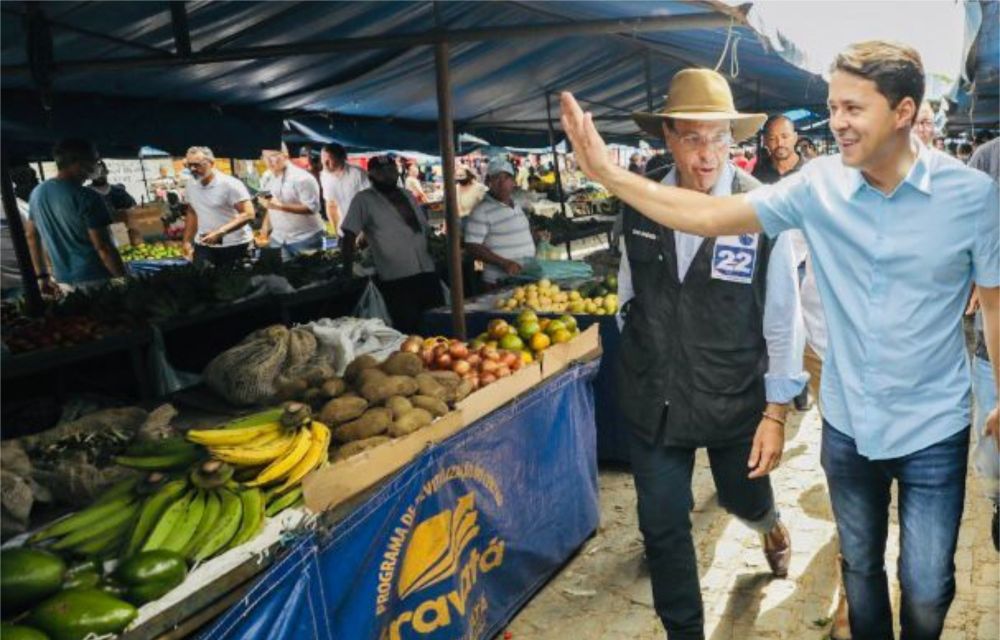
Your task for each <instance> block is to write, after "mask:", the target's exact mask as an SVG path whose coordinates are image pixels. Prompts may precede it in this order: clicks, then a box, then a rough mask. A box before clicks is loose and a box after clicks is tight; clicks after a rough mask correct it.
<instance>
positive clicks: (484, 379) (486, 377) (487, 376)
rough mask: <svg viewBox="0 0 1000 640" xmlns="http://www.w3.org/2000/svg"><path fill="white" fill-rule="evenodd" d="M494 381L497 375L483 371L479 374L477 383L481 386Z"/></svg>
mask: <svg viewBox="0 0 1000 640" xmlns="http://www.w3.org/2000/svg"><path fill="white" fill-rule="evenodd" d="M496 381H497V377H496V376H495V375H493V374H492V373H484V374H482V375H481V376H479V384H480V385H481V386H483V387H485V386H486V385H488V384H491V383H493V382H496Z"/></svg>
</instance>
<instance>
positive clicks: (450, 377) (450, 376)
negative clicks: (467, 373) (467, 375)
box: [427, 371, 462, 384]
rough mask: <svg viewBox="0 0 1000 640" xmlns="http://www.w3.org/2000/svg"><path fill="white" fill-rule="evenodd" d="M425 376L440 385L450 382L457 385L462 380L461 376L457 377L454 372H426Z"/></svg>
mask: <svg viewBox="0 0 1000 640" xmlns="http://www.w3.org/2000/svg"><path fill="white" fill-rule="evenodd" d="M427 375H429V376H430V377H432V378H434V379H435V380H437V381H438V382H440V383H448V382H452V383H454V384H458V383H459V381H460V380H461V379H462V376H460V375H458V374H457V373H455V372H454V371H428V372H427Z"/></svg>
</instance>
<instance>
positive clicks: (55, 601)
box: [27, 589, 138, 640]
mask: <svg viewBox="0 0 1000 640" xmlns="http://www.w3.org/2000/svg"><path fill="white" fill-rule="evenodd" d="M137 614H138V611H137V610H136V608H135V607H133V606H132V605H130V604H129V603H127V602H124V601H122V600H119V599H118V598H115V597H113V596H110V595H108V594H106V593H104V592H103V591H99V590H97V589H70V590H68V591H62V592H60V593H57V594H56V595H54V596H52V597H51V598H49V599H48V600H46V601H45V602H43V603H41V604H40V605H38V606H37V607H35V609H34V610H33V611H32V612H31V615H29V616H28V620H27V621H28V622H29V623H30V624H31V625H32V626H34V627H37V628H39V629H41V630H42V631H44V632H45V633H47V634H48V635H49V637H51V638H52V640H83V638H85V637H87V635H88V634H91V633H93V634H95V635H104V634H108V633H115V634H117V633H120V632H121V631H122V630H123V629H125V627H127V626H128V624H129V623H130V622H132V620H134V619H135V616H136V615H137Z"/></svg>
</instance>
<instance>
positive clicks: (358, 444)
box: [330, 436, 391, 462]
mask: <svg viewBox="0 0 1000 640" xmlns="http://www.w3.org/2000/svg"><path fill="white" fill-rule="evenodd" d="M390 441H391V438H389V437H388V436H373V437H371V438H365V439H364V440H355V441H354V442H348V443H347V444H345V445H344V446H342V447H340V448H339V449H337V450H336V451H334V452H333V456H331V457H330V460H332V461H334V462H336V461H338V460H347V459H348V458H350V457H351V456H353V455H356V454H359V453H361V452H362V451H365V450H366V449H374V448H375V447H377V446H379V445H380V444H384V443H386V442H390Z"/></svg>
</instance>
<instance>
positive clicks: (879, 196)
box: [562, 41, 1000, 640]
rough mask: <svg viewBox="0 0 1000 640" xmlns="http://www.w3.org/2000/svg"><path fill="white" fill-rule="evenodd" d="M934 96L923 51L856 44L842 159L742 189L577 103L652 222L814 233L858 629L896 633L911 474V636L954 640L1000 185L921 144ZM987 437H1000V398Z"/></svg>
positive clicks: (999, 312) (577, 128)
mask: <svg viewBox="0 0 1000 640" xmlns="http://www.w3.org/2000/svg"><path fill="white" fill-rule="evenodd" d="M923 93H924V73H923V64H922V62H921V60H920V56H919V54H918V53H917V52H916V51H915V50H913V49H912V48H910V47H908V46H905V45H899V44H894V43H888V42H881V41H872V42H863V43H859V44H855V45H851V46H850V47H848V48H847V49H846V50H845V51H843V52H842V53H840V54H839V55H838V56H837V58H836V60H835V62H834V64H833V67H832V70H831V77H830V88H829V97H828V100H827V102H828V106H829V108H830V129H831V130H832V132H833V134H834V137H835V138H836V141H837V144H838V145H839V146H840V151H841V152H840V154H839V155H836V156H827V157H823V158H817V159H816V160H813V161H812V162H810V163H808V164H807V165H806V166H805V167H804V168H803V169H802V170H801V171H800V172H799V173H798V174H796V175H794V176H791V177H790V178H788V179H786V180H782V181H781V182H779V183H777V184H775V185H768V186H764V187H761V188H760V189H756V190H755V191H753V192H752V193H749V194H743V195H734V196H730V197H726V198H714V197H709V196H706V195H704V194H700V193H695V192H694V191H693V190H688V189H676V188H671V187H668V186H663V185H658V184H655V183H652V182H650V181H648V180H643V179H642V178H640V177H639V176H636V175H635V174H631V173H629V172H627V171H625V170H624V169H620V168H618V167H615V166H613V165H612V163H610V162H609V161H608V159H607V154H606V150H605V146H604V143H603V141H602V140H601V137H600V136H599V135H598V133H597V130H596V129H595V128H594V125H593V120H592V116H590V115H587V114H584V113H583V112H582V110H581V109H580V107H579V105H578V104H577V103H576V101H575V100H574V99H573V97H572V96H571V95H570V94H568V93H567V94H563V97H562V108H563V126H564V128H565V130H566V132H567V134H568V135H569V137H570V139H571V141H572V142H573V150H574V153H575V154H576V158H577V161H578V162H579V164H580V166H581V168H582V170H583V171H584V172H585V173H587V174H588V175H589V176H591V177H593V178H595V179H596V180H599V181H600V182H602V183H603V184H604V185H605V186H607V187H608V188H609V189H610V190H611V191H612V192H614V193H615V194H616V195H618V196H619V197H621V198H622V199H623V200H624V201H626V202H627V203H629V204H630V205H631V206H633V207H635V208H636V209H637V210H639V211H641V212H642V213H643V214H644V215H646V216H648V217H649V218H650V219H651V220H654V221H656V222H657V223H659V224H662V225H664V226H667V227H671V228H673V229H678V230H682V231H686V232H689V233H697V234H700V235H704V236H719V235H723V234H730V233H756V232H760V231H764V232H765V233H767V234H768V235H770V236H774V235H777V234H778V233H779V232H781V231H784V230H787V229H794V228H798V229H801V230H802V231H803V233H804V235H805V237H806V241H807V242H808V244H809V251H810V255H811V256H812V258H813V267H814V268H815V274H816V282H817V285H818V288H819V292H820V297H821V298H822V300H823V309H824V312H825V314H826V320H827V323H828V350H827V359H826V361H825V363H824V366H825V368H824V371H823V380H822V384H821V391H820V396H821V402H822V405H823V418H824V423H823V448H822V453H821V463H822V466H823V469H824V471H825V472H826V477H827V483H828V485H829V490H830V498H831V502H832V505H833V511H834V516H835V517H836V521H837V529H838V531H839V534H840V542H841V553H842V555H843V564H842V568H843V575H844V582H845V586H846V588H847V599H848V602H849V605H850V606H849V608H850V622H851V632H852V634H853V635H854V637H855V638H879V639H883V638H892V637H893V627H892V619H893V618H892V611H891V607H890V599H889V586H888V580H887V577H886V572H885V557H884V556H885V547H886V538H887V535H888V528H889V513H888V511H889V502H890V488H891V485H892V482H893V481H895V482H896V483H897V484H898V488H899V526H900V558H899V580H900V586H901V593H902V598H901V602H900V605H901V606H900V608H901V611H900V626H901V628H902V637H903V638H905V639H913V640H916V639H924V638H938V637H940V635H941V631H942V627H943V625H944V620H945V616H946V615H947V613H948V608H949V607H950V605H951V602H952V600H953V599H954V595H955V575H954V574H955V563H954V556H955V548H956V543H957V538H958V529H959V523H960V521H961V518H962V509H963V499H964V493H965V477H966V470H967V469H966V466H967V457H968V448H969V405H970V402H969V386H970V382H969V365H968V362H967V360H966V353H965V342H964V336H963V332H962V324H961V318H962V312H963V310H964V309H965V304H966V301H967V300H968V296H969V290H970V287H971V286H972V285H973V283H974V284H976V285H978V288H979V295H980V303H981V305H982V309H983V320H984V325H985V331H984V334H985V336H986V341H987V350H988V352H989V355H990V360H991V362H992V365H993V370H994V378H995V379H996V373H997V370H996V369H997V363H998V362H1000V344H998V343H1000V332H998V329H1000V323H998V321H1000V238H998V236H1000V228H998V226H1000V223H998V221H1000V193H998V187H997V185H996V183H994V182H993V181H992V180H990V179H989V177H988V176H985V175H983V174H981V173H979V172H976V171H974V170H972V169H968V168H966V167H964V166H962V165H960V164H959V163H957V162H956V161H955V160H953V159H950V158H947V157H946V156H945V155H944V154H940V153H934V152H932V151H930V150H928V149H927V148H925V147H924V146H923V145H922V144H920V143H918V142H917V141H916V140H915V139H914V138H913V136H912V127H913V122H914V119H915V118H916V115H917V111H918V108H919V105H920V101H921V99H922V98H923ZM713 344H714V345H716V346H719V347H725V346H726V343H725V341H724V340H722V339H719V338H717V339H714V340H712V341H710V342H709V343H708V344H706V346H711V345H713ZM984 433H985V434H987V435H988V436H989V437H993V438H997V439H1000V429H998V414H997V410H996V408H995V407H994V408H993V410H992V411H991V412H990V415H989V417H988V418H987V420H986V425H985V429H984Z"/></svg>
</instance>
